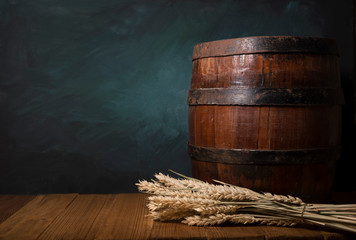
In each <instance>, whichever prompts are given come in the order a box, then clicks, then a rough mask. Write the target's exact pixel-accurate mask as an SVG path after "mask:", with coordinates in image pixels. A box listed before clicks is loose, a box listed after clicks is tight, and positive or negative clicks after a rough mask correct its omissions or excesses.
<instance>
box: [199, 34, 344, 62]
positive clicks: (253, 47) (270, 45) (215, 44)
mask: <svg viewBox="0 0 356 240" xmlns="http://www.w3.org/2000/svg"><path fill="white" fill-rule="evenodd" d="M254 53H317V54H334V55H338V48H337V43H336V41H335V40H333V39H329V38H315V37H296V36H260V37H244V38H233V39H224V40H217V41H211V42H204V43H199V44H197V45H195V47H194V51H193V60H195V59H199V58H207V57H220V56H231V55H239V54H254Z"/></svg>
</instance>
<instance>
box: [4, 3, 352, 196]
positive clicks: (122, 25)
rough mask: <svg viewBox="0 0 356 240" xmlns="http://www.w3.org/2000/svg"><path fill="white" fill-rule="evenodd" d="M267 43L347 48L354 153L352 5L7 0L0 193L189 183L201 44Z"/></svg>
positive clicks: (348, 129) (347, 118) (347, 123)
mask: <svg viewBox="0 0 356 240" xmlns="http://www.w3.org/2000/svg"><path fill="white" fill-rule="evenodd" d="M260 35H298V36H314V37H329V38H334V39H336V40H337V42H338V44H339V47H340V54H341V58H340V61H341V74H342V85H343V88H344V90H345V95H346V105H345V107H344V130H343V132H344V136H343V139H351V142H350V140H348V141H344V154H353V146H354V139H355V137H354V134H353V131H354V129H353V104H352V94H353V92H352V91H353V68H352V67H353V57H352V53H353V52H352V51H353V42H352V0H346V1H331V0H329V1H325V0H324V1H323V0H309V1H307V0H291V1H272V0H255V1H252V0H244V1H242V0H241V1H232V0H230V1H228V0H227V1H203V0H201V1H198V0H195V1H173V0H171V1H168V0H157V1H139V0H130V1H123V0H103V1H100V0H31V1H25V0H23V1H21V0H2V1H0V61H1V62H0V84H1V85H0V111H1V112H0V114H1V117H0V141H1V142H0V143H1V144H0V145H1V146H0V157H1V159H0V193H52V192H80V193H101V192H103V193H108V192H132V191H136V188H135V185H134V183H135V182H136V181H137V180H138V179H142V178H151V176H152V174H154V173H155V172H159V171H166V170H167V169H168V168H171V169H174V170H176V171H179V172H181V173H184V174H188V175H189V174H190V173H191V170H190V161H189V157H188V155H187V153H186V151H187V150H186V143H187V140H188V125H187V116H188V107H187V105H186V103H185V102H186V97H187V92H188V89H189V87H190V74H191V66H192V63H191V55H192V51H193V47H194V45H195V44H197V43H200V42H205V41H211V40H218V39H226V38H235V37H246V36H260ZM353 156H354V155H353ZM351 160H352V159H350V158H346V157H344V158H343V160H341V161H340V164H339V167H338V175H337V176H338V178H337V182H336V188H342V187H341V186H342V184H343V183H344V182H346V181H349V180H350V179H349V177H350V176H351V177H352V174H349V173H351V171H350V170H348V167H347V165H348V164H349V163H350V162H351ZM348 175H349V176H348Z"/></svg>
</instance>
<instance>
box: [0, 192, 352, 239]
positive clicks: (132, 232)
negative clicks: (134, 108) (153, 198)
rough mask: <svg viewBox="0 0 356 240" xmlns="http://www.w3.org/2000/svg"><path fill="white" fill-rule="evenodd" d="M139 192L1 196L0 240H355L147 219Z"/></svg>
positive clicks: (332, 235)
mask: <svg viewBox="0 0 356 240" xmlns="http://www.w3.org/2000/svg"><path fill="white" fill-rule="evenodd" d="M146 197H147V196H146V195H144V194H107V195H98V194H94V195H80V194H50V195H37V196H33V195H0V239H14V240H21V239H26V240H31V239H46V240H50V239H77V240H79V239H268V240H271V239H354V238H355V237H356V236H346V235H342V234H340V233H332V232H327V231H320V230H312V229H305V228H297V227H296V228H289V227H288V228H286V227H270V226H224V227H189V226H186V225H184V224H181V223H163V222H155V221H152V219H150V218H148V217H146V216H145V215H146V214H147V208H146V207H145V204H146Z"/></svg>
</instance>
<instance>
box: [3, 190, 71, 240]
mask: <svg viewBox="0 0 356 240" xmlns="http://www.w3.org/2000/svg"><path fill="white" fill-rule="evenodd" d="M76 196H77V194H53V195H38V196H36V197H35V198H34V199H33V200H32V201H30V202H29V203H27V204H26V205H25V206H24V207H22V208H21V209H20V210H18V211H17V212H16V213H14V214H13V215H12V216H11V217H9V218H8V219H7V220H5V221H4V222H3V223H1V224H0V239H6V240H11V239H14V240H21V239H26V240H31V239H37V237H38V236H39V235H40V234H41V233H42V232H43V231H44V230H45V229H46V228H47V227H48V226H49V225H50V224H51V223H52V221H53V220H54V219H55V218H56V217H57V216H58V215H59V214H60V213H62V212H63V211H64V210H65V208H66V207H67V206H68V205H70V203H71V202H72V201H73V199H75V198H76Z"/></svg>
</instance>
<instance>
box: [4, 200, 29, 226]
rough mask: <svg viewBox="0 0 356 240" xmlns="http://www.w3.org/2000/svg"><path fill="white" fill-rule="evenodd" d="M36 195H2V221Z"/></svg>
mask: <svg viewBox="0 0 356 240" xmlns="http://www.w3.org/2000/svg"><path fill="white" fill-rule="evenodd" d="M35 197H36V196H35V195H0V223H2V222H4V221H5V220H6V219H7V218H9V217H10V216H11V215H13V214H14V213H15V212H16V211H17V210H19V209H20V208H22V207H23V206H25V205H26V204H27V203H28V202H29V201H31V200H32V199H34V198H35Z"/></svg>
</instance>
